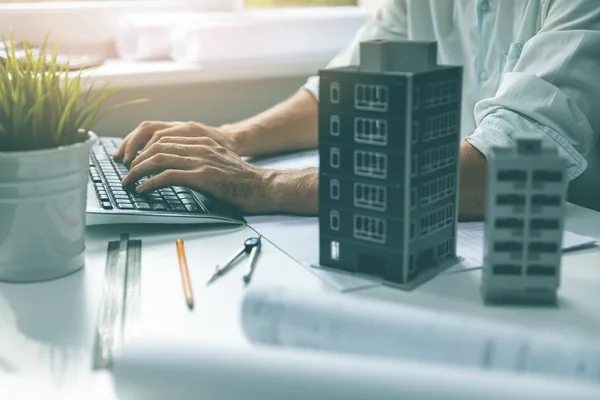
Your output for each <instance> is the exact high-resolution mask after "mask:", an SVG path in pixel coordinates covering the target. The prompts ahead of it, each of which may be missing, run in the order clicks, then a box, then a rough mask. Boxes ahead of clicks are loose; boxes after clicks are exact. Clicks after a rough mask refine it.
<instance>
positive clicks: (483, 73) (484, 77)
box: [479, 71, 489, 81]
mask: <svg viewBox="0 0 600 400" xmlns="http://www.w3.org/2000/svg"><path fill="white" fill-rule="evenodd" d="M479 78H481V80H482V81H487V79H488V78H489V76H488V73H487V71H481V72H480V73H479Z"/></svg>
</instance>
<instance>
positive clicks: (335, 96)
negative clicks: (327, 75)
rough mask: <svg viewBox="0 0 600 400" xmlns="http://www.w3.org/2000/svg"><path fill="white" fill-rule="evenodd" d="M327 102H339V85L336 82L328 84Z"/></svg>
mask: <svg viewBox="0 0 600 400" xmlns="http://www.w3.org/2000/svg"><path fill="white" fill-rule="evenodd" d="M329 100H330V101H331V102H332V103H333V104H338V103H339V102H340V84H339V83H337V82H331V83H330V84H329Z"/></svg>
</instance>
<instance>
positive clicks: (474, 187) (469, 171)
mask: <svg viewBox="0 0 600 400" xmlns="http://www.w3.org/2000/svg"><path fill="white" fill-rule="evenodd" d="M486 170H487V162H486V159H485V157H484V156H483V154H481V153H480V152H479V150H477V149H476V148H475V147H474V146H473V145H472V144H471V143H469V142H467V141H466V140H463V141H462V142H461V143H460V188H459V193H460V199H459V203H460V204H459V218H460V219H461V220H462V221H469V220H481V219H483V217H484V209H485V181H486Z"/></svg>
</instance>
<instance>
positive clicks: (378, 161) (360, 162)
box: [354, 150, 387, 179]
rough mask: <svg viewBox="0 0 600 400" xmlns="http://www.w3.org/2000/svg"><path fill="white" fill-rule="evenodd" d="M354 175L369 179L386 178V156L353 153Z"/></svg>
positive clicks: (369, 152) (362, 152) (374, 153)
mask: <svg viewBox="0 0 600 400" xmlns="http://www.w3.org/2000/svg"><path fill="white" fill-rule="evenodd" d="M354 173H355V174H356V175H358V176H366V177H369V178H380V179H385V178H387V154H383V153H376V152H372V151H363V150H356V151H354Z"/></svg>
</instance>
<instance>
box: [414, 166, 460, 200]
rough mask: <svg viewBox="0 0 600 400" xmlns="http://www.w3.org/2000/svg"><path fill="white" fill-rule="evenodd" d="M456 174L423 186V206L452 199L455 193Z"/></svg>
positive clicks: (428, 182)
mask: <svg viewBox="0 0 600 400" xmlns="http://www.w3.org/2000/svg"><path fill="white" fill-rule="evenodd" d="M455 181H456V174H455V173H451V174H447V175H443V176H440V177H438V178H435V179H432V180H430V181H427V182H425V183H423V184H422V185H421V206H427V205H429V204H431V203H435V202H436V201H440V200H443V199H446V198H448V197H451V196H453V195H454V193H455Z"/></svg>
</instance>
